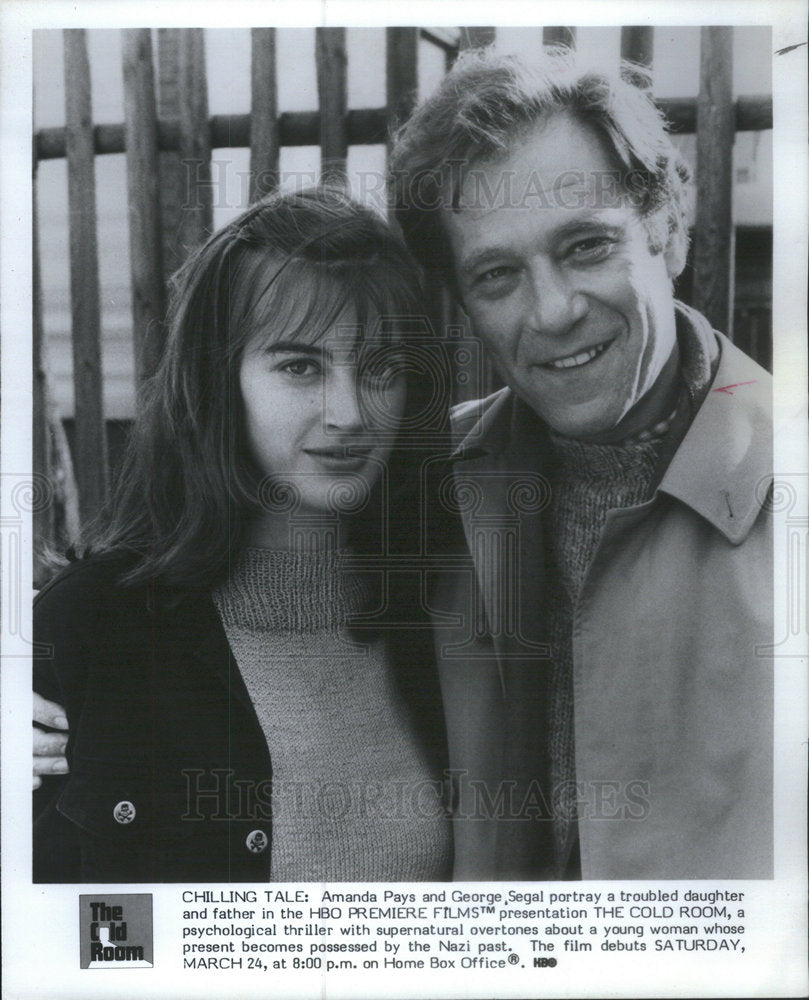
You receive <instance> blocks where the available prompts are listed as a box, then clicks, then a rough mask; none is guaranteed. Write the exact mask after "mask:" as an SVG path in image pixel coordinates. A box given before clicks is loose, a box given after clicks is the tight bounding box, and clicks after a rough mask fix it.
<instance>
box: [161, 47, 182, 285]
mask: <svg viewBox="0 0 809 1000" xmlns="http://www.w3.org/2000/svg"><path fill="white" fill-rule="evenodd" d="M157 67H158V70H157V116H158V118H160V119H161V120H162V121H165V122H166V123H170V124H172V125H175V126H176V128H177V130H178V131H179V124H178V122H179V118H180V80H179V76H180V29H179V28H159V29H158V32H157ZM157 163H158V178H159V184H160V220H161V227H160V228H161V236H162V240H161V246H162V252H163V277H164V280H168V278H169V276H170V275H171V274H173V273H174V271H176V270H177V268H178V267H179V266H180V264H182V262H183V254H182V252H181V249H180V245H179V237H180V217H181V214H182V209H183V205H184V203H185V190H186V178H185V170H184V169H183V166H182V163H181V162H180V151H179V150H178V149H171V150H168V149H167V150H163V151H162V152H160V153H158V154H157Z"/></svg>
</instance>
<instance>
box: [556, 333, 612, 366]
mask: <svg viewBox="0 0 809 1000" xmlns="http://www.w3.org/2000/svg"><path fill="white" fill-rule="evenodd" d="M611 343H612V341H611V340H610V341H607V343H605V344H599V345H598V346H597V347H591V348H589V350H586V351H580V352H579V353H578V354H569V355H568V356H567V357H565V358H557V359H556V360H555V361H545V362H544V363H543V364H542V366H541V367H542V368H549V369H550V370H551V371H564V370H565V369H567V368H581V367H582V365H587V364H589V363H590V362H591V361H592V360H593V359H594V358H597V357H598V356H599V355H600V354H603V353H604V351H606V349H607V348H608V347H609V346H610V344H611Z"/></svg>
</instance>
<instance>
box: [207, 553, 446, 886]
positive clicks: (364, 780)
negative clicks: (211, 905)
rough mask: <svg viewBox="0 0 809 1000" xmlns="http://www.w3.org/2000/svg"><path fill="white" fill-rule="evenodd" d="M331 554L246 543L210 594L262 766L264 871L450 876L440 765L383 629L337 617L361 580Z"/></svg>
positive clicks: (340, 876)
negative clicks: (362, 630) (421, 734)
mask: <svg viewBox="0 0 809 1000" xmlns="http://www.w3.org/2000/svg"><path fill="white" fill-rule="evenodd" d="M345 563H346V560H345V557H344V556H343V555H341V554H339V553H333V552H332V553H320V554H310V553H299V552H273V551H269V550H267V549H248V550H246V552H245V553H244V556H243V557H242V559H241V560H240V562H239V563H238V565H237V566H236V567H235V569H234V570H233V572H232V573H231V575H230V578H229V581H228V583H227V584H226V585H223V586H222V587H220V588H219V589H218V590H217V591H216V592H215V593H214V603H215V605H216V607H217V610H218V612H219V615H220V617H221V619H222V623H223V625H224V628H225V632H226V635H227V638H228V642H229V643H230V646H231V649H232V651H233V655H234V657H235V659H236V662H237V664H238V666H239V669H240V671H241V673H242V676H243V677H244V681H245V684H246V686H247V690H248V691H249V693H250V697H251V698H252V701H253V704H254V706H255V709H256V714H257V716H258V719H259V722H260V723H261V726H262V729H263V730H264V734H265V736H266V739H267V744H268V747H269V750H270V757H271V760H272V767H273V785H272V812H273V834H272V836H273V842H272V870H271V877H272V879H273V880H277V881H283V882H287V881H288V882H294V881H403V882H407V881H416V880H442V879H446V878H448V877H449V875H450V866H451V854H452V848H451V840H450V826H449V821H448V819H447V818H446V815H445V811H444V809H443V806H442V786H441V775H440V774H439V773H436V771H435V769H434V767H433V766H431V764H430V762H429V760H428V757H427V754H426V753H425V752H424V750H423V748H422V747H421V746H420V744H419V742H418V740H417V738H416V735H415V731H414V728H413V725H412V722H411V720H410V719H409V716H408V713H407V710H406V707H405V705H404V704H403V702H402V700H401V697H400V695H399V693H398V691H397V688H396V685H395V682H394V677H393V673H392V666H391V662H390V659H389V657H388V655H387V653H386V648H385V642H384V640H383V639H381V638H377V639H374V640H371V641H367V642H363V643H359V642H357V641H356V640H355V639H354V638H353V637H352V635H351V632H350V630H349V628H348V624H349V620H350V618H351V616H352V615H356V614H358V613H359V612H362V611H364V610H367V608H368V607H369V598H370V593H369V587H368V586H367V584H366V583H365V582H364V581H363V579H362V578H361V576H360V575H359V574H358V573H356V572H353V571H351V570H349V569H348V568H347V567H346V565H345Z"/></svg>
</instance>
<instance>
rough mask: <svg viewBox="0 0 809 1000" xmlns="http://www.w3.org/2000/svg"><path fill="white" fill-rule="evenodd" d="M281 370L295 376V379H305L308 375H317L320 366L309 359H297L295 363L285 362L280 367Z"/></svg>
mask: <svg viewBox="0 0 809 1000" xmlns="http://www.w3.org/2000/svg"><path fill="white" fill-rule="evenodd" d="M278 368H279V370H280V371H282V372H286V374H287V375H293V376H294V377H295V378H304V377H305V376H307V375H316V374H317V372H318V370H319V369H318V366H317V364H315V362H314V361H310V360H309V359H308V358H295V359H294V360H293V361H285V362H284V363H283V364H281V365H279V366H278Z"/></svg>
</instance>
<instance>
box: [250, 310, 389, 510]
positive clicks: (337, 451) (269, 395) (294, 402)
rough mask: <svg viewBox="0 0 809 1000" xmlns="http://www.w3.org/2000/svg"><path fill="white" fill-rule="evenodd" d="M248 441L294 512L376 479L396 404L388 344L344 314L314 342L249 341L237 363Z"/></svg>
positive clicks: (330, 502)
mask: <svg viewBox="0 0 809 1000" xmlns="http://www.w3.org/2000/svg"><path fill="white" fill-rule="evenodd" d="M239 386H240V389H241V395H242V401H243V404H244V419H245V427H246V433H247V441H248V444H249V447H250V451H251V455H252V457H253V460H254V461H255V463H256V464H257V466H258V468H259V470H260V472H261V474H262V475H263V476H265V477H268V478H269V479H270V480H272V482H274V483H277V484H280V485H284V486H291V487H292V488H293V489H294V490H295V491H296V492H297V494H298V496H299V497H300V502H299V504H298V506H297V511H296V512H299V513H327V512H339V511H340V508H341V502H344V500H345V498H346V497H347V496H352V495H353V496H355V497H356V496H357V494H358V491H359V493H360V494H361V495H366V494H367V493H368V492H369V491H370V490H371V488H372V487H373V486H374V484H375V483H376V482H377V481H378V479H379V478H380V476H381V474H382V472H383V469H384V468H385V463H386V462H387V460H388V457H389V455H390V451H391V447H392V445H393V441H394V439H395V436H396V432H397V430H398V427H399V423H400V421H401V418H402V415H403V413H404V407H405V394H406V390H405V374H404V369H403V366H402V364H401V361H400V358H399V356H398V353H397V349H396V346H395V345H390V344H387V345H382V344H380V343H377V344H374V343H373V342H372V341H370V340H365V339H363V338H361V337H358V336H357V318H356V315H355V313H354V311H353V309H348V310H346V311H345V312H344V313H343V314H342V315H341V316H340V317H339V319H338V321H337V322H336V323H335V324H334V325H333V326H331V327H330V328H329V329H328V330H327V331H326V332H325V333H324V334H323V336H322V337H321V338H320V339H319V340H317V341H316V342H315V343H311V342H309V341H306V340H302V339H298V338H296V334H295V333H294V332H293V333H291V334H290V335H289V337H286V336H285V335H283V334H282V335H281V336H280V337H279V338H277V339H273V340H271V341H270V342H267V341H266V339H264V338H261V337H256V338H253V340H252V341H251V342H248V344H247V347H246V348H245V352H244V355H243V357H242V360H241V365H240V369H239Z"/></svg>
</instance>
